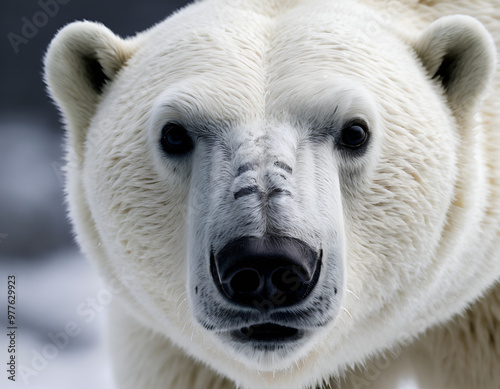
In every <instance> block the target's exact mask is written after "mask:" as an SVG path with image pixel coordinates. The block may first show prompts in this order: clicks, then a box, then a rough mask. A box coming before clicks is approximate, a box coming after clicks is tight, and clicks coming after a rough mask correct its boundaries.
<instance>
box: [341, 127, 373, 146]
mask: <svg viewBox="0 0 500 389" xmlns="http://www.w3.org/2000/svg"><path fill="white" fill-rule="evenodd" d="M367 139H368V128H367V126H366V124H364V123H361V122H352V123H349V124H348V125H347V126H345V127H344V129H343V130H342V146H345V147H350V148H356V147H360V146H361V145H363V144H364V143H365V142H366V140H367Z"/></svg>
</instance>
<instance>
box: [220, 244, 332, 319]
mask: <svg viewBox="0 0 500 389" xmlns="http://www.w3.org/2000/svg"><path fill="white" fill-rule="evenodd" d="M321 256H322V253H321V251H320V252H319V253H317V252H315V251H314V250H313V249H312V248H311V247H310V246H308V245H307V244H305V243H304V242H302V241H300V240H298V239H294V238H289V237H277V236H269V235H266V236H264V237H261V238H257V237H244V238H239V239H236V240H234V241H231V242H229V243H228V244H227V245H226V246H224V247H223V248H222V249H221V250H220V251H219V252H218V253H216V254H214V253H212V256H211V270H212V276H213V278H214V281H215V283H216V284H217V286H218V288H219V290H220V291H221V292H222V293H223V295H225V296H226V297H227V298H228V299H229V300H231V301H232V302H234V303H236V304H239V305H243V306H247V307H254V308H257V309H259V310H264V311H268V310H270V309H273V308H278V307H286V306H290V305H294V304H297V303H298V302H299V301H301V300H303V299H304V298H305V297H306V296H307V295H308V294H309V293H310V292H311V290H312V289H313V288H314V286H315V285H316V283H317V282H318V278H319V273H320V269H321Z"/></svg>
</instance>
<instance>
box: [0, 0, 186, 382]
mask: <svg viewBox="0 0 500 389" xmlns="http://www.w3.org/2000/svg"><path fill="white" fill-rule="evenodd" d="M186 3H187V1H182V0H144V1H140V2H139V1H130V0H127V1H121V2H119V3H114V5H115V6H116V5H117V6H118V7H119V9H117V8H115V7H113V6H112V5H111V4H110V3H109V2H103V1H98V0H86V1H83V0H37V1H35V0H30V1H26V0H22V1H17V0H1V1H0V32H1V33H0V35H1V36H2V39H1V41H0V53H1V56H0V58H1V60H0V68H1V72H0V77H1V80H0V86H1V88H0V299H1V302H0V326H1V332H0V366H2V368H1V369H0V370H1V371H0V388H1V389H4V388H5V389H8V388H33V389H110V388H112V387H113V386H112V379H111V373H110V367H109V361H108V359H107V356H106V355H107V354H106V350H105V348H106V342H105V331H104V328H103V324H104V321H105V320H106V319H105V317H106V315H105V312H106V308H107V305H108V304H109V299H108V297H109V294H107V293H105V292H106V291H107V290H106V289H105V287H104V286H103V285H102V284H101V282H100V280H99V279H98V277H97V275H96V273H95V272H94V271H93V269H92V268H91V266H90V264H89V263H88V262H87V260H86V259H85V258H84V257H83V256H82V255H81V254H80V253H79V252H78V249H77V248H76V247H75V244H74V241H73V239H72V235H71V229H70V226H69V223H68V220H67V218H66V211H65V205H64V203H63V194H62V177H61V174H60V167H61V164H62V151H61V150H62V149H61V145H62V140H63V131H62V128H61V125H60V123H59V120H58V113H57V110H56V108H55V107H54V106H53V105H52V103H51V101H50V99H49V98H48V97H47V95H46V92H45V87H44V84H43V81H42V58H43V55H44V52H45V50H46V48H47V46H48V44H49V42H50V40H51V38H52V37H53V36H54V34H55V33H56V32H57V30H58V29H60V28H61V27H62V26H64V25H65V24H67V23H69V22H72V21H74V20H82V19H87V20H95V21H100V22H102V23H104V24H105V25H106V26H108V27H109V28H110V29H111V30H113V31H114V32H115V33H117V34H119V35H121V36H129V35H133V34H135V33H136V32H138V31H142V30H143V29H145V28H148V27H150V26H151V25H152V24H154V23H157V22H159V21H160V20H162V19H164V18H165V17H167V16H168V15H169V14H170V13H171V12H172V11H173V10H175V9H177V8H179V7H181V6H182V5H184V4H186ZM10 274H14V275H16V278H17V281H16V292H17V301H16V325H17V327H18V329H17V333H16V346H17V352H16V356H17V375H16V382H11V381H9V380H8V379H7V376H8V373H7V371H6V370H7V369H6V367H7V365H6V363H7V360H8V355H9V354H8V353H7V342H8V340H9V339H8V337H7V336H6V335H7V330H6V327H7V326H8V323H7V276H8V275H10ZM93 301H94V302H96V303H95V304H96V305H95V306H94V307H95V308H91V307H92V304H93ZM82 307H85V309H90V310H93V311H94V313H95V315H94V316H92V317H91V315H85V316H83V315H78V313H77V310H78V309H82ZM68 330H69V332H71V333H72V334H74V336H71V337H70V336H65V335H62V334H63V333H64V332H66V333H67V331H68Z"/></svg>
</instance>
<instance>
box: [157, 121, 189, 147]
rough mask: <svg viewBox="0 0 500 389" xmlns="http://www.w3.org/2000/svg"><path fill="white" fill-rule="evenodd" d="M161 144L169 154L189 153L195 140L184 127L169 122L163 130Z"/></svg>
mask: <svg viewBox="0 0 500 389" xmlns="http://www.w3.org/2000/svg"><path fill="white" fill-rule="evenodd" d="M161 146H162V147H163V150H164V151H165V152H166V153H167V154H187V153H188V152H190V151H191V150H192V149H193V141H192V140H191V137H190V136H189V134H188V133H187V131H186V129H185V128H184V127H182V126H181V125H179V124H176V123H167V124H165V126H164V127H163V129H162V131H161Z"/></svg>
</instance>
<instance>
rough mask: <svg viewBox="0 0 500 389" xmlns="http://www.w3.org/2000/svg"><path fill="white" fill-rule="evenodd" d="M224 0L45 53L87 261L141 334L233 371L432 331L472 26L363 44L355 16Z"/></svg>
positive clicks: (483, 62)
mask: <svg viewBox="0 0 500 389" xmlns="http://www.w3.org/2000/svg"><path fill="white" fill-rule="evenodd" d="M220 3H221V4H218V3H217V4H215V6H214V4H212V3H211V2H202V3H198V4H195V5H193V6H190V7H188V8H186V9H184V10H183V11H182V12H180V13H178V14H176V15H175V16H173V17H172V18H170V19H168V20H166V21H165V22H163V23H161V24H159V25H157V26H155V27H154V28H152V29H151V30H148V31H146V32H145V33H143V34H140V35H138V36H137V37H135V38H133V39H129V40H122V39H120V38H118V37H116V36H115V35H113V34H112V33H111V32H109V30H107V29H106V28H104V27H103V26H101V25H97V24H93V23H88V22H84V23H76V24H73V25H70V26H68V27H66V28H65V29H64V30H62V31H61V32H60V33H59V35H58V37H56V38H55V40H54V42H53V43H52V45H51V48H50V49H49V52H48V55H47V59H46V68H47V82H48V84H49V88H50V90H51V93H52V95H53V97H54V99H55V100H56V102H57V103H58V104H59V105H60V107H61V109H62V111H63V115H64V117H65V120H66V123H67V124H68V129H69V136H68V157H69V163H68V195H69V202H70V206H71V214H72V218H73V220H74V221H75V227H76V230H77V234H78V237H79V241H80V244H81V245H82V247H83V248H84V250H85V251H86V252H87V253H88V254H89V256H90V257H92V258H93V259H94V260H95V261H96V262H97V263H98V265H99V266H100V268H101V269H102V272H103V274H105V276H106V277H108V278H109V279H112V278H118V279H120V280H121V281H122V282H123V285H124V289H125V292H123V293H122V294H121V295H120V297H121V300H122V301H123V303H124V304H125V305H126V306H127V307H128V308H129V309H130V311H131V312H134V315H135V316H136V317H138V318H139V320H141V321H143V323H144V324H145V325H147V326H150V327H152V328H154V329H155V330H157V331H160V332H162V333H164V334H165V335H166V336H168V337H169V338H170V339H172V340H173V341H174V342H175V343H176V344H178V345H179V346H181V347H182V348H184V349H185V350H187V351H188V352H189V353H191V354H192V355H196V356H197V358H201V359H202V360H203V361H204V362H206V363H207V364H209V365H211V366H213V367H215V368H216V369H218V370H220V371H223V372H225V373H226V374H227V375H229V376H231V366H234V364H235V363H236V364H245V365H246V366H247V367H250V370H252V369H254V370H255V371H260V372H266V371H270V370H279V369H283V370H286V369H289V368H291V367H292V366H293V365H294V364H295V363H298V362H299V361H302V362H304V361H311V362H315V363H317V364H320V363H324V364H325V365H326V364H328V365H329V366H330V367H329V369H330V371H331V370H332V369H338V368H340V367H341V366H344V365H346V364H348V363H353V362H357V361H360V360H362V358H364V357H365V356H366V355H368V354H370V353H372V352H375V351H377V350H380V349H382V348H384V347H388V346H390V345H392V344H393V343H394V342H395V341H397V340H401V339H402V338H405V337H407V336H412V335H414V334H416V333H418V332H419V331H422V330H423V329H425V328H426V327H427V326H429V325H431V324H433V323H434V322H436V320H437V319H436V318H432V317H429V316H428V315H427V314H426V312H427V311H426V302H428V301H431V300H432V298H433V297H435V296H436V295H437V294H438V293H442V291H437V290H433V289H432V288H430V287H429V286H428V285H429V280H435V279H436V277H439V274H440V272H441V271H443V266H448V265H450V262H449V261H448V262H446V261H444V260H443V259H442V257H441V254H442V252H443V251H444V250H445V247H444V246H445V242H443V239H444V238H445V237H446V234H447V231H448V230H449V229H451V228H452V225H453V220H452V219H451V217H452V212H450V210H452V209H453V208H454V207H455V206H459V205H457V202H460V201H462V200H461V199H460V198H457V186H458V185H459V183H460V176H461V174H465V173H464V170H463V169H467V167H466V166H465V165H466V164H464V163H462V162H460V160H459V158H460V153H461V150H462V149H461V145H462V143H463V140H464V139H468V138H469V137H470V134H469V133H470V128H473V127H474V126H473V125H472V124H471V123H472V117H473V115H474V113H475V112H476V111H477V105H478V102H479V101H480V96H481V94H482V92H483V89H484V86H485V85H486V84H487V83H488V80H489V79H490V77H491V74H492V71H493V70H492V69H493V63H494V51H493V46H492V43H491V40H490V38H489V37H488V35H487V33H486V32H485V30H484V28H482V27H481V25H480V24H479V23H478V22H476V21H475V20H473V19H471V18H467V17H451V18H444V19H441V20H438V21H437V22H436V23H434V24H433V25H431V26H429V28H428V29H427V30H426V31H425V32H424V33H423V34H418V36H417V34H416V35H415V36H409V37H407V36H402V35H401V34H400V33H397V32H395V31H393V30H392V29H391V28H389V27H388V26H385V25H384V24H383V23H382V22H380V21H377V23H382V24H380V26H381V29H380V31H379V32H378V33H377V34H376V36H375V37H373V36H372V37H369V36H366V35H360V34H364V33H363V32H362V31H360V28H359V26H360V25H363V24H364V23H367V22H368V21H373V20H377V19H373V18H375V16H373V13H372V12H371V11H370V12H367V10H365V9H364V8H362V7H361V6H357V5H356V6H354V5H353V6H349V7H346V6H345V4H344V3H340V5H336V4H331V3H328V5H325V4H321V3H320V2H303V3H302V2H300V3H299V4H297V5H294V6H293V7H286V6H285V5H282V6H276V7H275V6H271V5H269V4H267V2H263V3H262V4H261V5H260V8H259V9H257V8H254V5H252V4H253V3H243V4H239V3H238V4H236V3H231V4H229V3H228V4H225V3H223V2H220ZM221 21H223V22H221ZM360 36H362V38H363V39H359V37H360ZM464 37H465V38H467V39H463V38H464ZM352 42H355V44H352ZM471 69H473V71H471ZM464 91H466V92H464ZM458 289H459V286H455V289H453V287H452V286H450V288H449V292H450V293H455V291H456V290H458ZM459 300H460V298H459V297H457V307H458V306H459V305H460V304H461V302H460V301H459ZM450 309H451V310H452V309H453V308H450ZM450 312H451V311H450ZM332 366H333V367H332ZM247 374H251V373H250V372H249V373H247Z"/></svg>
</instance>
